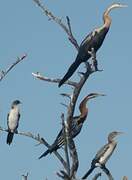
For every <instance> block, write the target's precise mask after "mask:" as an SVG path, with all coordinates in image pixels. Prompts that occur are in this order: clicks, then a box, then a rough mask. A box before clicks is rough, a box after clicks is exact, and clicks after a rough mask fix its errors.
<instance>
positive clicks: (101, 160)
mask: <svg viewBox="0 0 132 180" xmlns="http://www.w3.org/2000/svg"><path fill="white" fill-rule="evenodd" d="M122 133H123V132H117V131H113V132H111V133H110V134H109V135H108V143H107V144H106V145H104V146H103V147H102V148H101V149H100V150H99V151H98V152H97V154H96V155H95V158H94V159H93V160H92V163H91V168H90V169H89V170H88V171H87V172H86V174H85V175H84V176H83V177H82V179H86V178H87V177H88V176H89V175H90V174H91V173H92V172H93V170H94V169H95V168H97V167H100V168H101V169H103V170H104V171H105V172H106V174H109V170H108V169H107V168H106V166H105V164H106V162H107V161H108V160H109V158H110V157H111V155H112V154H113V152H114V150H115V148H116V146H117V142H116V141H115V140H114V138H115V137H116V136H117V135H120V134H122Z"/></svg>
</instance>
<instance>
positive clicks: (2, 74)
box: [0, 54, 27, 81]
mask: <svg viewBox="0 0 132 180" xmlns="http://www.w3.org/2000/svg"><path fill="white" fill-rule="evenodd" d="M26 57H27V55H26V54H24V55H23V56H21V57H18V58H17V60H16V61H15V62H14V63H13V64H12V65H10V66H9V67H8V68H7V69H6V70H5V71H3V70H2V71H1V73H0V81H2V79H3V78H4V77H5V76H6V75H7V74H8V73H9V71H11V70H12V68H14V67H15V66H16V65H17V64H18V63H20V62H21V61H23V60H24V59H25V58H26Z"/></svg>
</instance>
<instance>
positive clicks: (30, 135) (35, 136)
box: [0, 127, 67, 169]
mask: <svg viewBox="0 0 132 180" xmlns="http://www.w3.org/2000/svg"><path fill="white" fill-rule="evenodd" d="M0 131H4V132H8V130H7V129H4V128H2V127H0ZM15 134H18V135H22V136H26V137H29V138H32V139H34V140H36V141H37V142H38V143H39V144H44V145H45V146H46V147H47V148H50V145H49V144H48V142H47V141H46V140H45V139H44V138H41V137H40V135H39V134H37V135H33V134H32V133H31V132H20V131H17V132H15ZM53 153H54V154H55V156H56V157H57V158H58V159H59V161H60V162H61V164H62V165H63V167H64V168H65V169H67V164H66V162H65V160H64V159H63V158H62V156H61V155H60V154H59V153H58V152H57V151H54V152H53Z"/></svg>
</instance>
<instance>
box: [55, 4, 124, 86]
mask: <svg viewBox="0 0 132 180" xmlns="http://www.w3.org/2000/svg"><path fill="white" fill-rule="evenodd" d="M122 7H126V5H122V4H119V3H115V4H112V5H111V6H109V7H108V8H107V9H106V11H105V12H104V14H103V21H104V24H103V25H102V26H101V27H99V28H96V29H94V30H93V31H92V32H91V33H90V34H89V35H87V36H86V38H85V39H84V40H83V41H82V43H81V45H80V47H79V50H78V54H77V57H76V59H75V61H74V62H73V64H72V65H71V66H70V68H69V69H68V71H67V73H66V74H65V75H64V77H63V78H62V79H61V81H60V82H59V85H58V86H59V87H60V86H61V85H62V84H64V83H65V82H66V81H67V80H68V79H69V78H70V77H71V76H72V75H73V73H74V72H75V71H76V69H77V68H78V67H79V65H80V64H81V63H82V62H86V61H87V60H88V59H89V58H90V57H91V53H90V52H91V51H92V48H93V49H94V52H95V53H96V52H97V50H98V49H99V48H100V47H101V45H102V43H103V41H104V39H105V36H106V34H107V32H108V31H109V28H110V25H111V21H112V20H111V18H110V16H109V13H110V11H111V10H112V9H115V8H122Z"/></svg>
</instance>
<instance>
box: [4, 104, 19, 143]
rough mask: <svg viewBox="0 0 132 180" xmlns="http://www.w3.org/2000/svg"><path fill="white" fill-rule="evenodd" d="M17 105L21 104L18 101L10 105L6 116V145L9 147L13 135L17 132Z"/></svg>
mask: <svg viewBox="0 0 132 180" xmlns="http://www.w3.org/2000/svg"><path fill="white" fill-rule="evenodd" d="M19 104H21V102H20V101H19V100H15V101H13V103H12V105H11V110H10V112H9V113H8V115H7V126H8V135H7V141H6V143H7V144H9V145H10V144H11V143H12V140H13V136H14V133H15V132H17V128H18V125H19V119H20V108H19Z"/></svg>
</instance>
